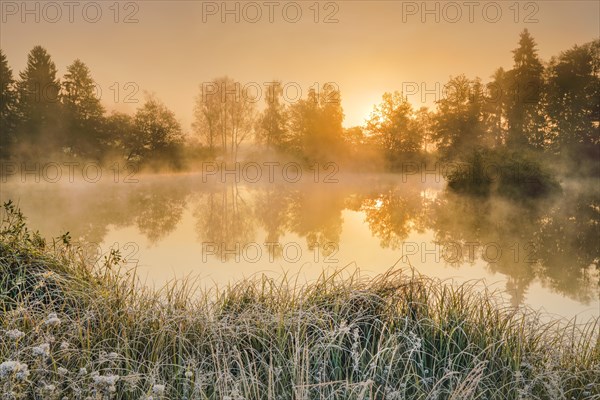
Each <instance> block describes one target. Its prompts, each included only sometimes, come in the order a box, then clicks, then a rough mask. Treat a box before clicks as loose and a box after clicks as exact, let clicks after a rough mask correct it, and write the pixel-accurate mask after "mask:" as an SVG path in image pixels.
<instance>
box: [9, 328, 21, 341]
mask: <svg viewBox="0 0 600 400" xmlns="http://www.w3.org/2000/svg"><path fill="white" fill-rule="evenodd" d="M6 336H8V337H9V338H11V339H13V340H17V339H20V338H22V337H23V336H25V334H24V333H23V332H21V331H20V330H18V329H11V330H10V331H6Z"/></svg>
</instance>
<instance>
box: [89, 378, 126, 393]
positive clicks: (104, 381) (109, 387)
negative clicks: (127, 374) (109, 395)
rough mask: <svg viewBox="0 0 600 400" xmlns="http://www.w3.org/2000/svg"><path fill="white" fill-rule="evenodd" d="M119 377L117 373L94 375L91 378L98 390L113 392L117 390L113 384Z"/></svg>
mask: <svg viewBox="0 0 600 400" xmlns="http://www.w3.org/2000/svg"><path fill="white" fill-rule="evenodd" d="M119 378H120V376H119V375H94V377H93V380H94V385H95V386H96V388H97V389H98V390H101V391H108V392H114V391H116V390H117V388H116V386H115V385H116V383H117V382H118V380H119Z"/></svg>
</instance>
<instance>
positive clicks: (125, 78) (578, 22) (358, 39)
mask: <svg viewBox="0 0 600 400" xmlns="http://www.w3.org/2000/svg"><path fill="white" fill-rule="evenodd" d="M92 3H93V2H92ZM292 3H294V2H292ZM467 3H468V2H467ZM14 4H17V5H18V9H17V11H16V12H15V11H14V8H12V7H14ZM20 4H21V3H18V2H7V1H3V2H2V6H1V7H2V24H1V25H2V28H1V30H2V35H1V38H0V47H1V48H2V49H3V51H4V53H5V54H6V56H7V58H8V63H9V65H10V66H11V68H12V69H13V73H14V75H15V76H17V74H18V73H19V71H22V70H23V69H24V68H25V64H26V59H27V53H28V52H29V51H30V50H31V49H32V48H33V47H34V46H35V45H42V46H43V47H45V48H46V49H47V50H48V52H49V54H50V55H51V56H52V59H53V60H54V62H55V63H56V66H57V69H58V76H59V77H61V78H62V76H63V75H64V73H65V72H66V67H67V66H68V65H69V64H71V63H72V62H73V60H75V59H77V58H79V59H81V60H82V61H83V62H85V63H86V64H87V65H88V67H89V68H90V70H91V73H92V77H93V78H94V80H95V81H96V82H97V84H98V85H99V87H100V88H101V89H102V104H103V105H104V106H105V107H106V109H107V110H108V111H112V110H117V111H123V112H128V113H133V112H134V111H135V109H136V108H137V107H138V106H140V105H141V104H142V103H143V101H144V92H149V93H153V94H155V95H156V96H157V97H158V98H159V99H160V100H161V101H163V102H164V103H165V104H166V105H167V107H169V108H170V109H172V110H173V111H174V112H175V114H176V116H177V118H178V119H179V121H180V122H181V124H182V127H183V129H184V131H186V132H191V128H190V125H191V123H192V119H193V107H194V97H195V96H197V94H198V87H199V85H200V84H201V83H202V82H209V81H210V80H212V79H213V78H216V77H220V76H224V75H227V76H230V77H232V78H234V79H236V80H238V81H239V82H241V83H251V82H256V83H258V84H259V85H260V86H261V87H263V88H264V82H269V81H272V80H273V79H278V80H281V81H282V82H283V83H284V84H289V85H290V88H291V89H292V91H291V92H290V93H292V94H290V97H292V96H293V90H295V89H294V86H295V87H300V88H301V90H302V97H304V96H306V93H307V92H308V89H309V88H310V87H318V88H322V87H323V84H325V83H327V82H335V83H336V84H337V85H338V87H339V89H340V90H341V94H342V107H343V109H344V114H345V119H344V126H345V127H350V126H355V125H362V124H363V123H364V119H365V118H366V117H367V116H368V114H369V113H370V112H371V110H372V108H373V105H375V104H377V103H379V102H380V100H381V96H382V94H383V93H384V92H386V91H394V90H398V91H402V89H403V88H407V85H412V84H413V83H416V84H417V85H421V84H424V85H425V86H424V87H425V88H426V90H427V91H429V90H435V87H436V84H438V85H441V86H443V85H444V84H445V83H446V82H447V81H448V79H449V77H450V76H456V75H459V74H462V73H464V74H465V75H466V76H467V77H470V78H474V77H480V78H481V79H482V80H483V81H488V80H489V77H490V76H491V75H492V73H493V72H494V71H495V70H496V69H497V68H498V67H500V66H501V67H503V68H505V69H510V68H511V66H512V64H513V61H512V50H513V49H515V48H516V47H517V41H518V38H519V33H520V32H521V31H522V30H523V29H525V28H527V29H528V30H529V31H530V32H531V34H532V36H533V37H534V38H535V40H536V42H537V45H538V46H537V48H538V52H539V56H540V58H541V59H542V60H543V61H548V60H549V59H550V57H551V56H554V55H558V54H559V53H560V52H561V51H564V50H566V49H568V48H570V47H571V46H573V45H574V44H583V43H586V42H589V41H591V40H593V39H595V38H598V37H599V36H600V33H599V32H600V25H599V24H600V23H599V21H600V19H599V18H598V16H599V15H600V14H599V13H600V3H598V2H594V1H577V2H567V1H552V2H520V3H519V14H518V15H516V14H515V12H516V9H515V8H514V3H510V4H509V3H502V2H500V3H496V2H476V5H474V6H473V8H472V9H471V10H470V9H469V7H468V6H467V5H465V2H449V3H446V4H442V3H435V2H431V3H427V4H429V6H427V7H431V9H429V10H430V11H431V10H435V7H438V12H437V14H436V13H435V12H434V13H431V14H428V13H427V9H420V7H421V4H422V3H421V2H397V3H393V2H388V1H375V2H366V1H349V2H348V1H344V2H320V3H319V5H320V7H319V14H318V19H319V23H315V22H314V18H315V17H317V16H316V14H315V11H316V9H315V8H310V7H314V4H313V3H307V2H298V3H294V4H298V5H300V7H301V10H302V16H301V18H300V19H299V21H298V22H297V23H292V22H287V21H286V18H285V17H284V14H283V12H282V11H280V9H279V8H274V9H273V21H274V22H273V23H270V22H269V15H268V11H269V9H268V7H267V6H265V5H264V4H263V3H261V2H257V3H252V2H240V3H237V4H238V6H237V7H238V10H239V12H238V15H235V14H225V15H221V11H222V10H221V9H220V7H221V3H220V2H189V1H174V2H165V1H150V2H147V1H146V2H121V3H119V5H120V7H119V10H118V11H119V12H118V14H117V13H116V9H115V8H114V5H112V6H111V4H113V3H110V4H108V3H101V4H100V3H99V4H100V10H101V15H100V17H99V18H98V21H97V22H95V23H91V22H87V21H86V20H85V19H86V18H87V19H88V20H90V21H91V20H93V18H94V17H93V16H94V12H95V9H94V7H86V4H85V3H81V4H79V3H77V4H79V5H78V6H75V7H74V8H73V9H72V10H71V14H72V15H69V11H70V10H69V7H67V6H66V5H64V4H63V3H61V2H54V4H58V5H59V6H60V13H61V15H60V16H58V14H56V12H57V11H56V10H57V9H58V8H52V7H48V6H47V5H38V6H37V7H39V8H38V9H37V11H35V10H36V8H35V7H36V6H34V4H36V3H33V2H32V3H30V7H31V8H30V10H33V13H32V14H25V15H23V14H22V11H23V10H21V8H20ZM228 4H230V6H231V7H232V8H231V10H235V7H236V6H235V5H234V4H236V3H233V2H232V3H228ZM248 4H258V5H259V6H260V8H261V12H262V16H261V18H260V19H259V20H258V21H257V22H256V23H252V22H249V18H253V14H252V12H254V10H253V9H251V8H248V9H246V7H248ZM436 4H437V6H436ZM448 4H451V6H448ZM456 5H458V8H457V7H456ZM498 5H499V8H496V7H498ZM110 7H113V8H110ZM211 7H212V8H211ZM214 7H217V9H216V11H215V9H214ZM414 7H417V9H415V8H414ZM511 7H513V8H511ZM84 8H85V9H86V13H87V17H86V18H84V13H83V11H82V10H83V9H84ZM459 9H460V13H461V16H460V18H458V14H455V12H456V10H459ZM484 9H485V10H486V13H487V16H486V15H484V13H483V10H484ZM496 9H499V10H501V14H500V16H499V17H498V18H496V19H497V20H498V21H497V22H492V21H493V20H494V18H493V15H494V14H493V12H494V11H496ZM278 11H279V12H278ZM292 11H293V10H292ZM292 11H290V10H288V14H290V15H293V14H292ZM470 11H471V13H472V14H471V15H469V12H470ZM36 14H37V15H36ZM245 16H246V20H245V18H244V17H245ZM328 16H330V17H329V19H331V20H332V21H333V20H335V19H337V20H338V22H333V23H324V20H325V19H327V17H328ZM36 17H37V18H39V23H36V22H35V19H36ZM222 17H224V18H226V22H225V23H223V22H221V18H222ZM236 17H238V18H239V19H240V22H235V18H236ZM23 18H25V22H24V23H23V22H22V20H23ZM70 18H71V19H72V20H73V22H69V19H70ZM115 18H116V19H117V20H118V21H119V22H118V23H115V22H114V20H115ZM423 18H425V22H424V23H423V22H422V19H423ZM436 18H439V22H436V21H435V19H436ZM469 18H472V20H473V22H472V23H471V22H469ZM515 18H517V19H518V20H519V21H518V22H515ZM53 19H56V20H57V22H54V23H52V22H49V21H51V20H53ZM203 19H204V20H205V21H206V22H203ZM125 20H130V23H124V21H125ZM135 20H137V22H135ZM403 20H404V21H403ZM452 20H457V21H456V22H451V21H452ZM535 20H537V22H535ZM498 32H502V34H498ZM274 33H276V34H274ZM167 77H168V79H165V78H167ZM357 77H358V79H357ZM115 82H117V83H118V86H119V87H120V93H119V97H120V98H119V99H118V101H116V102H115V100H114V96H115V94H116V91H115V86H114V85H115ZM127 82H134V83H135V85H137V87H138V88H139V90H135V88H134V87H131V86H130V87H128V88H124V85H125V84H126V83H127ZM315 84H316V86H315ZM412 87H414V86H412ZM438 93H439V91H438ZM126 94H131V95H132V97H131V99H133V100H138V103H124V102H123V97H124V96H125V95H126ZM421 94H422V93H421V91H420V90H419V93H417V94H414V95H410V96H409V97H408V100H409V101H410V102H411V103H412V104H413V105H414V106H415V107H416V108H418V107H420V106H422V105H425V106H428V107H431V106H432V105H433V104H434V100H435V98H436V95H434V94H431V93H429V94H425V97H426V98H425V100H426V101H425V102H424V103H423V102H422V99H421V97H422V96H421ZM258 105H259V106H260V107H262V105H263V101H262V99H261V101H259V103H258Z"/></svg>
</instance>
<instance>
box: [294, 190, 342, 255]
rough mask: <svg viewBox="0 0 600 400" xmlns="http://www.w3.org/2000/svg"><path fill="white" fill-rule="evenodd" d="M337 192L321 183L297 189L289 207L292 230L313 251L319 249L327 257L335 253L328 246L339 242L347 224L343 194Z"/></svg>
mask: <svg viewBox="0 0 600 400" xmlns="http://www.w3.org/2000/svg"><path fill="white" fill-rule="evenodd" d="M307 189H309V190H307ZM334 189H337V188H331V187H328V186H326V185H325V186H324V185H322V184H321V185H315V186H311V187H309V188H302V189H299V190H295V191H294V192H293V194H292V196H291V197H290V200H291V201H290V203H289V208H288V227H289V230H290V231H291V232H294V233H296V234H298V235H299V236H300V237H305V238H306V243H307V245H308V248H309V249H310V250H312V249H315V248H318V247H319V248H321V249H322V250H323V253H324V254H326V255H328V254H330V252H331V251H332V250H333V248H332V247H330V246H328V245H327V244H328V243H335V244H336V245H337V244H338V243H339V241H340V235H341V233H342V224H343V222H344V221H343V218H342V210H343V209H344V194H343V193H342V192H340V191H338V190H334Z"/></svg>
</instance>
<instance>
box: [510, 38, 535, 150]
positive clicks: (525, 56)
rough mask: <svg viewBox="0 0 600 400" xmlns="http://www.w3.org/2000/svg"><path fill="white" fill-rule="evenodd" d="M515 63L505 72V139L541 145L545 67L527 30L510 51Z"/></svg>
mask: <svg viewBox="0 0 600 400" xmlns="http://www.w3.org/2000/svg"><path fill="white" fill-rule="evenodd" d="M513 55H514V57H513V59H514V66H513V69H512V70H511V71H510V72H509V74H508V80H509V85H508V90H507V95H508V98H507V101H508V138H507V142H508V143H507V144H508V145H510V146H512V147H522V146H523V145H527V144H531V145H533V146H534V147H538V148H539V147H542V146H543V145H544V137H543V129H542V126H543V118H542V116H541V115H540V112H539V111H540V100H541V94H542V92H543V71H544V67H543V66H542V62H541V61H540V59H539V58H538V55H537V50H536V43H535V41H534V40H533V37H532V36H531V34H530V33H529V31H528V30H527V29H525V30H524V31H523V32H522V33H521V36H520V40H519V47H518V48H516V49H515V50H513Z"/></svg>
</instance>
